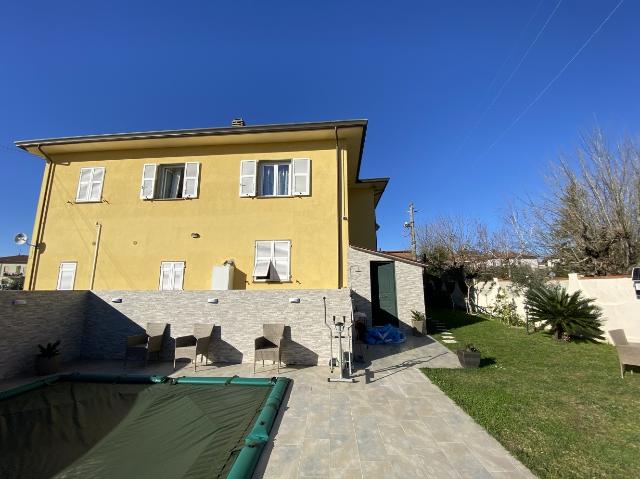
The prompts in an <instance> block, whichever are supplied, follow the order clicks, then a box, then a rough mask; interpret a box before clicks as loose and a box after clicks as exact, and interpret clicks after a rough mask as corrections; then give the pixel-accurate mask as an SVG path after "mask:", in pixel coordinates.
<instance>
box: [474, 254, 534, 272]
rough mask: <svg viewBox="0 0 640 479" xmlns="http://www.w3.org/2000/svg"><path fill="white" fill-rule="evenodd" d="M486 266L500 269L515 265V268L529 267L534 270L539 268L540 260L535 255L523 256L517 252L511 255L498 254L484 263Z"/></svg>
mask: <svg viewBox="0 0 640 479" xmlns="http://www.w3.org/2000/svg"><path fill="white" fill-rule="evenodd" d="M484 263H485V265H486V266H489V267H494V268H499V267H502V266H508V265H512V266H513V265H515V266H529V267H531V268H533V269H537V268H538V267H539V260H538V257H537V256H536V255H533V254H528V253H525V254H521V253H515V252H509V253H496V254H495V255H492V256H491V258H489V259H486V260H485V261H484Z"/></svg>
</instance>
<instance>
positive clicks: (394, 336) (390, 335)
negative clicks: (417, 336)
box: [364, 324, 407, 344]
mask: <svg viewBox="0 0 640 479" xmlns="http://www.w3.org/2000/svg"><path fill="white" fill-rule="evenodd" d="M406 340H407V338H406V337H405V336H404V333H403V332H402V331H400V330H399V329H398V328H394V327H393V326H391V325H390V324H387V325H386V326H375V327H373V328H367V335H366V336H365V338H364V341H365V342H366V343H367V344H401V343H404V342H405V341H406Z"/></svg>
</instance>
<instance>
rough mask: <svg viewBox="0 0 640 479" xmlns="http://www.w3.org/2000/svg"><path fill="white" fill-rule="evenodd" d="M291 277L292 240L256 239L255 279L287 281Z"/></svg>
mask: <svg viewBox="0 0 640 479" xmlns="http://www.w3.org/2000/svg"><path fill="white" fill-rule="evenodd" d="M290 277H291V241H283V240H269V241H256V254H255V263H254V267H253V279H254V281H274V282H285V281H289V279H290Z"/></svg>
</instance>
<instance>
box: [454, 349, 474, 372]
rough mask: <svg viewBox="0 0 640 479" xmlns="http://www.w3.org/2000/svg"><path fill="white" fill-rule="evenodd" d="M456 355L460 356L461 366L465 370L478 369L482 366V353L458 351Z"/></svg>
mask: <svg viewBox="0 0 640 479" xmlns="http://www.w3.org/2000/svg"><path fill="white" fill-rule="evenodd" d="M456 353H457V354H458V359H459V360H460V365H461V366H462V367H463V368H477V367H478V366H480V352H478V351H467V350H466V349H458V350H457V351H456Z"/></svg>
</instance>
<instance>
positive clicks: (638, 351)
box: [609, 329, 640, 379]
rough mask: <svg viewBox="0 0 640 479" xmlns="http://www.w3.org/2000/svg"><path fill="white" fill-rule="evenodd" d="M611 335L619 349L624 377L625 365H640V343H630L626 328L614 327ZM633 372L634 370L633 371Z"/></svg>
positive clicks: (621, 372)
mask: <svg viewBox="0 0 640 479" xmlns="http://www.w3.org/2000/svg"><path fill="white" fill-rule="evenodd" d="M609 336H611V340H612V341H613V344H614V345H615V347H616V351H618V360H619V361H620V376H622V378H623V379H624V366H625V364H626V365H627V366H640V343H630V342H628V341H627V335H626V334H624V329H613V330H611V331H609ZM632 372H633V371H632Z"/></svg>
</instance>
